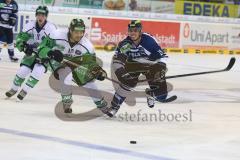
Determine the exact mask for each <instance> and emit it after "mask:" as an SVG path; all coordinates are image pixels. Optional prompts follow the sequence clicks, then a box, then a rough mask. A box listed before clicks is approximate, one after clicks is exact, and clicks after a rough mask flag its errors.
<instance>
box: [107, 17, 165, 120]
mask: <svg viewBox="0 0 240 160" xmlns="http://www.w3.org/2000/svg"><path fill="white" fill-rule="evenodd" d="M142 28H143V27H142V23H141V21H139V20H132V21H131V22H130V23H129V24H128V36H127V37H126V38H125V39H124V40H122V41H121V42H120V43H119V44H118V47H117V49H116V52H115V54H114V57H113V63H112V69H113V71H114V73H115V75H116V77H117V79H118V81H119V82H120V85H119V86H118V88H117V89H116V92H115V94H114V97H113V99H112V101H111V107H110V108H109V110H108V113H107V115H108V116H110V117H113V116H114V115H115V114H116V113H117V111H118V110H119V108H120V106H121V104H122V103H123V102H124V100H125V99H126V97H127V94H128V93H129V92H130V91H131V90H132V89H133V88H134V87H136V85H137V83H138V78H139V76H140V75H141V74H143V75H145V76H146V79H147V82H148V84H149V87H150V88H147V89H146V95H147V104H148V106H149V107H150V108H152V107H154V103H155V101H159V102H164V101H165V100H166V98H167V95H168V92H167V83H166V80H165V73H166V71H167V67H166V59H167V58H168V57H167V55H166V54H165V53H164V51H163V50H162V49H161V47H160V46H159V45H158V43H157V41H156V40H155V39H154V37H153V36H151V35H150V34H147V33H144V32H142Z"/></svg>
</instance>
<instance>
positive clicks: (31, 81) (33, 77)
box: [23, 64, 45, 92]
mask: <svg viewBox="0 0 240 160" xmlns="http://www.w3.org/2000/svg"><path fill="white" fill-rule="evenodd" d="M44 72H45V67H44V66H43V65H41V64H35V65H34V68H33V70H32V73H31V74H30V77H29V78H28V80H27V82H26V84H25V85H24V86H23V90H24V91H25V92H28V91H29V90H30V89H31V88H33V87H34V86H35V85H36V84H37V83H38V81H39V79H40V78H41V77H42V76H43V74H44Z"/></svg>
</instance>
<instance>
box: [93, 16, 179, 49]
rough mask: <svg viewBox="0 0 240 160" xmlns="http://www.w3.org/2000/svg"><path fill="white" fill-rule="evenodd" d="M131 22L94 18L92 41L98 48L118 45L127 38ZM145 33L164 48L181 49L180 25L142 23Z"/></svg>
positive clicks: (171, 23)
mask: <svg viewBox="0 0 240 160" xmlns="http://www.w3.org/2000/svg"><path fill="white" fill-rule="evenodd" d="M128 23H129V20H122V19H107V18H92V26H91V32H90V39H91V41H92V42H93V44H94V45H96V46H102V47H103V46H104V45H106V44H108V43H115V44H118V42H119V41H121V40H123V39H124V38H125V37H126V36H127V25H128ZM142 24H143V32H147V33H150V34H151V35H153V36H154V37H155V38H156V40H157V41H158V43H159V44H160V46H161V47H162V48H179V33H180V23H176V22H152V21H142Z"/></svg>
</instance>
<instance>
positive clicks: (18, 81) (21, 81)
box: [12, 75, 25, 91]
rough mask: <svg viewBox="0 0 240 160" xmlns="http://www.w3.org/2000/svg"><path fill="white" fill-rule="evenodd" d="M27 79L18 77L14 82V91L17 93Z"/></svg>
mask: <svg viewBox="0 0 240 160" xmlns="http://www.w3.org/2000/svg"><path fill="white" fill-rule="evenodd" d="M24 80H25V78H21V77H20V76H18V75H16V76H15V78H14V80H13V86H12V89H13V90H15V91H17V90H18V88H19V87H21V85H22V83H23V82H24Z"/></svg>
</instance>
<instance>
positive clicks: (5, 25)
mask: <svg viewBox="0 0 240 160" xmlns="http://www.w3.org/2000/svg"><path fill="white" fill-rule="evenodd" d="M17 13H18V5H17V2H16V1H14V0H0V52H1V49H2V47H3V44H4V43H5V42H6V43H7V46H8V54H9V58H10V60H11V61H12V62H17V61H18V58H17V57H15V56H14V45H13V27H14V26H15V25H16V23H17Z"/></svg>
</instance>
